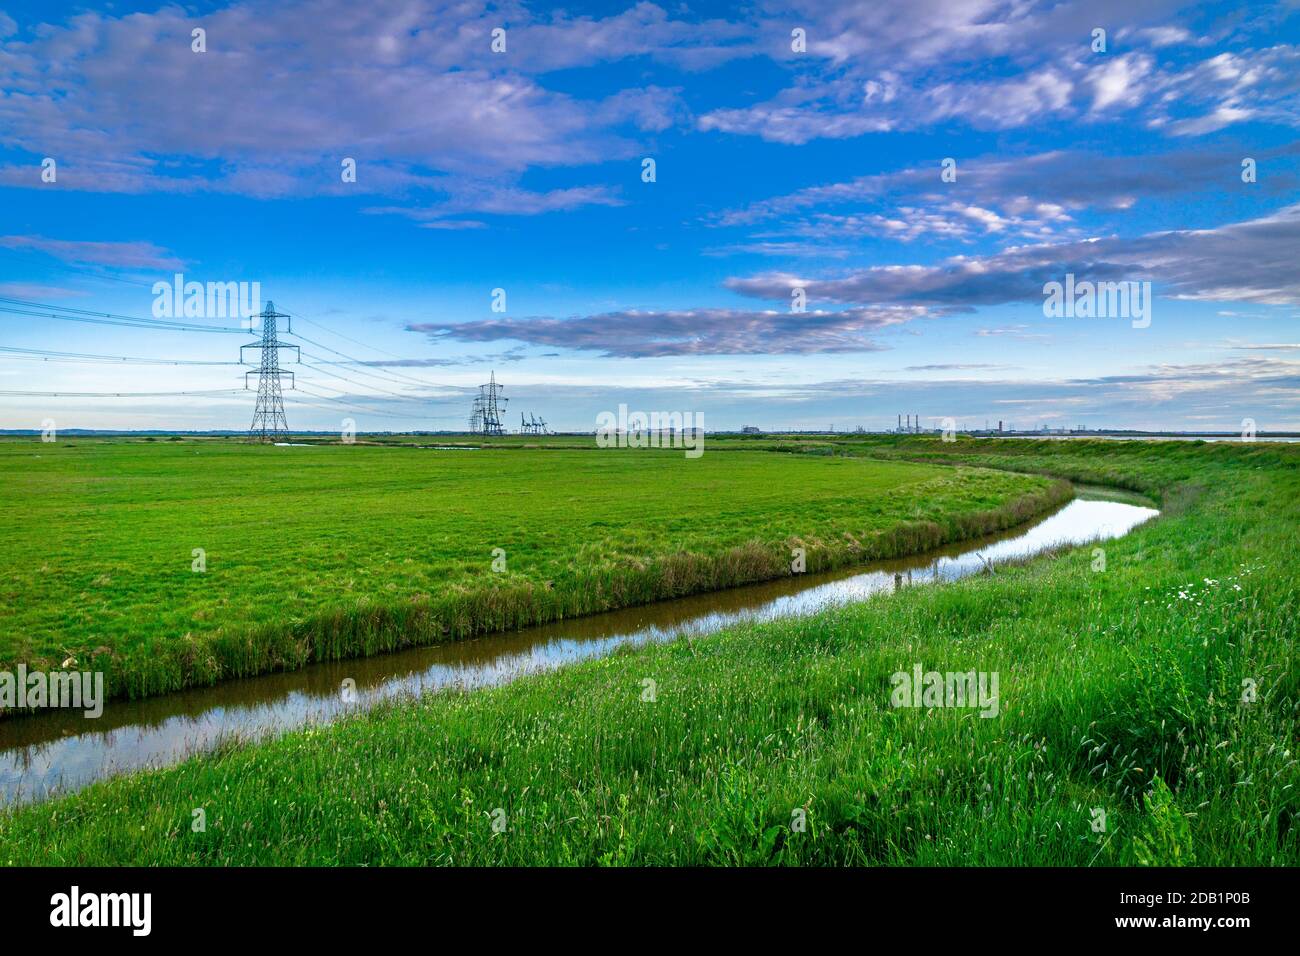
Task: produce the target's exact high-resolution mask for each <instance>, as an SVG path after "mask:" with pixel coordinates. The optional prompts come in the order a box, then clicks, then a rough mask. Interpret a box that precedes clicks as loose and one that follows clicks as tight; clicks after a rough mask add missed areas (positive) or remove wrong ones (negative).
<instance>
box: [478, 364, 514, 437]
mask: <svg viewBox="0 0 1300 956" xmlns="http://www.w3.org/2000/svg"><path fill="white" fill-rule="evenodd" d="M502 391H504V389H503V388H502V386H500V385H498V384H497V373H496V372H493V373H492V377H491V379H490V380H489V382H488V383H487V384H486V385H480V386H479V387H478V395H477V396H476V397H475V399H474V407H473V409H472V410H471V411H470V416H469V430H470V433H471V434H474V435H504V434H505V433H506V426H505V422H503V421H502V420H501V415H502V413H503V412H504V411H505V410H506V402H508V401H509V399H507V398H505V397H504V396H503V395H502V394H501V393H502Z"/></svg>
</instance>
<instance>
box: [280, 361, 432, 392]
mask: <svg viewBox="0 0 1300 956" xmlns="http://www.w3.org/2000/svg"><path fill="white" fill-rule="evenodd" d="M304 354H305V355H306V356H307V357H308V358H311V359H315V360H316V361H318V362H325V361H327V360H325V359H322V358H320V357H319V356H317V355H312V353H310V352H306V353H304ZM302 364H303V365H305V366H307V368H310V369H315V370H316V371H317V372H324V373H325V374H326V375H329V376H332V377H333V378H337V379H339V380H340V381H343V382H347V383H349V384H351V385H356V386H357V387H358V388H368V389H370V390H371V391H373V392H383V393H384V394H385V395H392V396H394V397H396V398H400V399H403V400H404V401H408V402H418V401H426V399H425V398H424V397H423V396H418V395H403V394H401V393H400V392H393V391H389V390H388V389H385V388H380V387H379V386H377V385H372V384H370V383H369V382H358V381H356V380H355V379H351V378H348V377H347V376H346V375H339V374H338V373H336V372H331V371H330V370H329V369H327V368H321V367H320V366H319V365H313V364H312V363H311V362H302ZM327 364H330V365H338V364H339V363H338V362H328V363H327Z"/></svg>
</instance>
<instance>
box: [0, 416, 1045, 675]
mask: <svg viewBox="0 0 1300 956" xmlns="http://www.w3.org/2000/svg"><path fill="white" fill-rule="evenodd" d="M586 446H587V447H585V448H548V449H545V450H539V449H535V448H534V449H529V448H521V447H513V448H511V447H498V448H485V449H482V450H476V451H455V452H439V451H434V450H429V449H419V448H409V447H372V446H364V445H355V446H345V445H333V446H320V447H270V446H249V445H246V444H240V443H237V442H233V441H206V442H204V441H198V442H194V441H188V442H156V443H155V442H147V441H138V440H122V441H116V442H105V441H74V442H71V443H65V444H43V443H39V442H30V441H28V442H3V443H0V480H2V481H3V483H4V487H5V488H6V490H7V492H8V493H7V494H6V495H5V496H4V499H3V501H0V669H5V668H12V667H13V666H14V665H16V664H17V663H25V664H27V665H29V666H31V667H34V668H44V669H56V668H59V667H61V666H65V665H64V664H63V662H64V661H69V662H71V663H69V664H67V665H66V666H67V667H75V668H77V669H94V670H103V671H105V672H106V678H107V685H108V691H109V693H110V694H111V695H113V696H130V697H142V696H147V695H151V694H157V693H162V692H166V691H169V690H176V689H179V688H184V687H190V686H196V685H198V686H202V685H208V684H212V683H214V682H216V681H219V680H222V679H226V678H231V677H240V676H249V675H253V674H259V673H265V672H268V671H275V670H291V669H295V668H298V667H301V666H303V665H305V664H308V663H311V662H313V661H321V660H337V659H341V658H347V657H355V656H362V655H367V654H374V653H380V652H383V651H391V650H397V649H400V648H404V647H410V646H413V645H419V644H430V643H436V642H440V641H447V640H456V639H459V638H463V637H469V636H472V635H475V634H482V633H486V632H490V631H500V630H508V629H513V628H518V627H523V626H526V625H529V624H537V623H541V622H545V621H551V620H557V619H562V618H568V617H574V616H578V615H583V614H590V613H593V612H597V611H604V610H610V609H612V608H619V607H626V606H629V605H635V604H644V603H647V602H650V601H655V600H660V599H663V598H670V597H679V596H682V595H685V594H692V593H698V592H701V591H710V590H717V589H720V588H726V587H732V586H734V585H738V584H746V583H750V582H754V581H762V580H767V579H771V578H775V577H780V576H782V575H787V574H790V573H791V563H792V559H791V550H792V548H795V547H801V548H803V549H804V550H805V552H806V561H807V569H808V570H809V571H816V570H822V569H828V568H833V567H839V566H843V565H846V564H852V563H855V562H860V561H864V560H868V559H871V558H881V557H893V556H896V555H900V554H910V553H915V552H917V551H922V550H924V549H926V548H929V547H934V546H937V545H939V544H942V543H946V542H949V541H954V540H959V539H962V538H969V537H973V536H975V535H978V534H982V533H985V532H988V531H993V530H1000V529H1002V528H1006V527H1009V526H1011V525H1014V524H1017V523H1019V522H1021V521H1024V520H1025V519H1027V518H1029V517H1031V516H1033V515H1035V514H1038V513H1041V512H1042V511H1043V510H1045V509H1046V508H1048V507H1050V506H1051V505H1053V504H1055V503H1058V502H1059V501H1061V500H1062V499H1063V498H1064V497H1065V496H1066V495H1067V494H1068V490H1067V489H1065V488H1064V487H1063V486H1061V485H1060V484H1059V483H1058V484H1053V483H1052V482H1049V481H1047V480H1045V479H1042V478H1031V477H1026V476H1021V475H1011V474H1007V473H1005V472H998V471H992V470H987V469H975V468H966V469H962V470H961V471H958V472H954V471H953V470H952V469H949V468H942V467H936V466H934V465H921V464H914V463H906V462H879V461H867V460H851V459H834V460H832V459H816V458H811V457H796V456H791V455H773V454H768V453H763V452H740V453H728V454H726V455H705V456H704V457H703V458H700V459H698V460H687V459H686V458H684V456H683V455H681V454H680V453H678V454H669V453H667V452H663V453H660V452H655V451H637V450H628V449H619V450H615V449H611V450H606V451H599V450H596V449H595V448H594V447H592V442H591V441H590V440H589V439H588V440H586Z"/></svg>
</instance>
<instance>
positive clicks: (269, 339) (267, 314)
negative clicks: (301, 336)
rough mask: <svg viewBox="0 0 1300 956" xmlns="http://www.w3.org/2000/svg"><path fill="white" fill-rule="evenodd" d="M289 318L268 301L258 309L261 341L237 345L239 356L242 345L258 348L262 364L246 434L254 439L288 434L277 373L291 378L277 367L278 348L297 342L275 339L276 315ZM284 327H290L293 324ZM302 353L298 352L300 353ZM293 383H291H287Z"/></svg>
mask: <svg viewBox="0 0 1300 956" xmlns="http://www.w3.org/2000/svg"><path fill="white" fill-rule="evenodd" d="M287 318H289V316H288V315H286V314H285V313H283V312H277V311H275V303H274V302H270V301H268V302H267V303H266V308H265V309H263V310H262V312H261V319H262V341H260V342H250V343H249V344H248V345H244V346H241V347H240V349H239V360H240V361H241V362H242V361H243V360H244V349H261V350H262V361H261V367H260V368H259V369H258V372H257V407H256V408H255V409H254V410H253V424H252V425H251V426H249V429H248V437H249V438H250V439H252V440H253V441H264V442H273V441H275V440H276V439H277V438H285V437H288V434H289V422H288V420H287V419H286V418H285V417H284V397H283V396H282V395H281V392H280V376H281V375H288V376H289V377H290V379H292V378H293V372H282V371H280V349H296V348H298V346H296V345H282V344H281V343H280V341H279V339H278V335H279V330H278V328H277V326H276V320H277V319H287ZM286 331H292V325H290V326H289V328H288V329H286ZM299 355H300V356H301V353H299ZM252 374H253V373H252V372H245V373H244V386H245V387H247V386H248V376H249V375H252ZM290 387H292V385H291V386H290Z"/></svg>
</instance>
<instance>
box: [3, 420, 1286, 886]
mask: <svg viewBox="0 0 1300 956" xmlns="http://www.w3.org/2000/svg"><path fill="white" fill-rule="evenodd" d="M839 451H840V453H841V454H843V455H849V456H877V457H878V456H885V457H889V458H894V459H902V458H919V459H923V460H925V461H928V462H930V463H931V464H934V465H954V464H967V465H969V464H979V465H986V466H993V467H997V468H1006V469H1022V470H1028V471H1034V472H1040V473H1047V474H1052V475H1059V476H1065V477H1069V478H1073V479H1078V480H1086V481H1091V482H1097V483H1102V482H1111V483H1115V484H1120V485H1123V486H1125V487H1128V488H1132V489H1135V490H1141V491H1144V492H1146V493H1148V494H1152V495H1154V496H1156V497H1158V498H1159V499H1160V501H1161V503H1162V506H1163V508H1164V513H1163V515H1162V517H1161V518H1160V519H1158V520H1157V521H1154V522H1151V523H1149V524H1147V525H1144V526H1142V527H1141V528H1139V529H1137V530H1136V531H1134V532H1133V533H1131V534H1130V535H1128V536H1126V537H1125V538H1123V539H1119V540H1116V541H1112V542H1109V543H1108V544H1107V545H1106V551H1107V565H1106V569H1105V570H1104V571H1100V572H1098V571H1094V570H1093V569H1092V566H1093V565H1092V553H1091V548H1079V549H1074V550H1070V551H1067V552H1064V553H1062V554H1059V555H1056V556H1051V557H1043V558H1039V559H1035V560H1033V561H1030V562H1028V563H1026V564H1024V565H1022V566H1017V567H1004V568H1001V569H999V570H998V572H997V573H996V574H994V575H991V576H981V577H979V578H971V579H967V580H965V581H962V582H960V583H956V584H952V585H946V586H942V587H937V588H930V587H927V588H913V589H907V590H905V591H902V592H900V593H898V594H894V595H892V596H889V597H885V598H881V599H877V600H874V601H871V602H868V603H866V604H861V605H857V606H852V607H848V608H844V609H841V610H837V611H833V612H829V613H825V614H821V615H818V616H815V617H811V618H805V619H798V620H787V621H782V622H777V623H770V624H764V625H751V626H743V627H736V628H733V629H730V630H728V631H725V632H723V633H721V634H718V635H716V636H713V637H709V638H707V639H703V640H698V641H693V642H688V641H685V640H682V641H679V642H678V643H675V644H668V645H662V646H649V647H646V648H643V649H640V650H637V651H635V652H631V653H626V654H619V655H615V656H613V657H609V658H606V659H603V660H598V661H592V662H588V663H583V664H579V665H575V666H573V667H570V668H567V669H565V670H562V671H558V672H554V673H549V674H545V675H541V676H537V677H530V678H526V679H523V680H520V681H518V682H516V683H514V684H510V685H507V686H505V687H501V688H499V689H494V690H490V691H481V692H475V693H472V694H463V693H443V694H437V695H431V696H428V697H426V698H424V699H422V700H421V701H420V702H418V703H415V704H406V705H395V706H389V707H386V708H384V709H382V710H379V711H377V712H373V713H370V714H367V715H362V716H358V717H356V718H353V719H349V720H346V721H344V722H341V723H338V724H335V725H332V726H329V727H326V728H322V729H316V730H309V731H302V732H297V733H292V734H289V735H287V736H285V737H283V738H281V739H279V740H276V741H273V742H270V743H267V744H263V745H257V746H231V747H229V748H227V749H225V750H224V751H222V752H219V753H216V754H213V755H209V756H205V757H201V758H196V759H193V760H190V761H188V762H187V763H185V764H183V765H180V766H177V767H174V768H171V769H167V770H162V771H158V772H152V773H145V774H137V775H134V776H131V777H126V778H122V779H118V780H113V781H109V782H106V783H102V784H98V785H95V786H92V787H90V788H88V789H86V790H84V791H82V792H81V793H79V794H77V795H74V796H72V797H70V798H67V799H61V800H56V801H52V802H49V803H46V804H42V805H39V806H33V807H28V808H24V809H20V810H17V811H14V812H11V813H7V814H4V815H0V861H4V862H6V863H18V864H68V865H82V864H128V863H129V864H213V865H216V864H399V863H405V864H646V863H650V864H769V863H784V864H927V865H928V864H953V865H979V864H1004V865H1037V864H1057V865H1070V866H1089V865H1096V866H1100V865H1135V864H1192V863H1195V864H1200V865H1247V864H1264V865H1279V864H1288V865H1292V864H1295V863H1297V862H1300V828H1297V826H1296V816H1297V812H1298V811H1300V795H1298V792H1300V788H1298V787H1297V784H1300V768H1298V767H1297V760H1296V752H1295V751H1296V745H1297V736H1298V733H1297V732H1298V730H1300V714H1298V713H1297V706H1298V703H1300V658H1298V655H1297V611H1298V610H1300V601H1298V599H1297V595H1298V594H1300V587H1298V585H1300V563H1298V562H1297V560H1296V555H1297V553H1300V448H1294V447H1279V446H1268V445H1262V444H1261V445H1253V446H1250V445H1239V444H1238V445H1227V444H1221V445H1200V444H1188V443H1164V444H1148V443H1136V442H1135V443H1121V442H1114V443H1106V442H1087V443H1082V442H1078V443H1076V442H1069V443H1066V442H996V441H961V442H958V443H957V444H955V445H943V444H940V443H939V442H935V441H930V440H924V439H912V440H897V439H894V440H862V441H846V442H843V443H841V444H840V446H839ZM707 457H708V456H706V458H707ZM716 457H717V459H718V465H719V467H724V466H725V467H740V466H741V465H740V461H739V459H737V460H736V461H735V463H734V464H731V463H730V462H731V459H730V458H729V457H728V456H727V455H725V454H718V455H717V456H716ZM790 461H792V462H800V461H801V460H800V459H797V458H794V457H793V456H790ZM849 463H850V462H847V461H845V462H840V464H849ZM915 663H921V664H923V665H924V666H925V667H926V668H927V669H937V670H960V671H965V670H970V669H977V670H983V671H997V672H999V673H1000V675H1001V688H1000V693H1001V710H1000V713H999V716H997V717H995V718H991V719H983V718H980V717H978V716H977V715H976V714H975V713H974V712H972V711H970V710H960V709H920V710H912V709H894V708H892V707H891V706H890V693H891V685H890V680H889V678H890V675H891V674H892V673H893V672H895V671H899V670H910V669H911V668H912V666H913V665H914V664H915ZM646 677H650V678H653V679H654V680H655V681H656V683H657V695H656V699H655V701H654V702H648V701H646V700H643V699H642V689H643V685H642V681H643V680H644V679H645V678H646ZM1243 682H1251V683H1253V686H1254V687H1255V689H1256V694H1255V696H1254V697H1253V699H1250V700H1245V699H1243V696H1244V695H1243ZM195 808H203V809H204V810H205V811H206V815H207V821H208V824H207V829H206V831H205V832H201V833H195V832H193V831H192V829H191V819H192V813H193V810H194V809H195ZM1098 812H1100V813H1104V815H1105V829H1104V830H1102V831H1097V830H1095V829H1094V822H1095V821H1097V820H1098V816H1097V814H1098ZM801 818H802V819H803V820H804V821H806V827H803V828H800V827H799V826H798V825H797V823H796V821H797V820H799V819H801ZM494 822H496V823H498V827H496V828H494V826H493V824H494ZM501 824H504V829H503V830H501V832H498V829H500V825H501Z"/></svg>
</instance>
